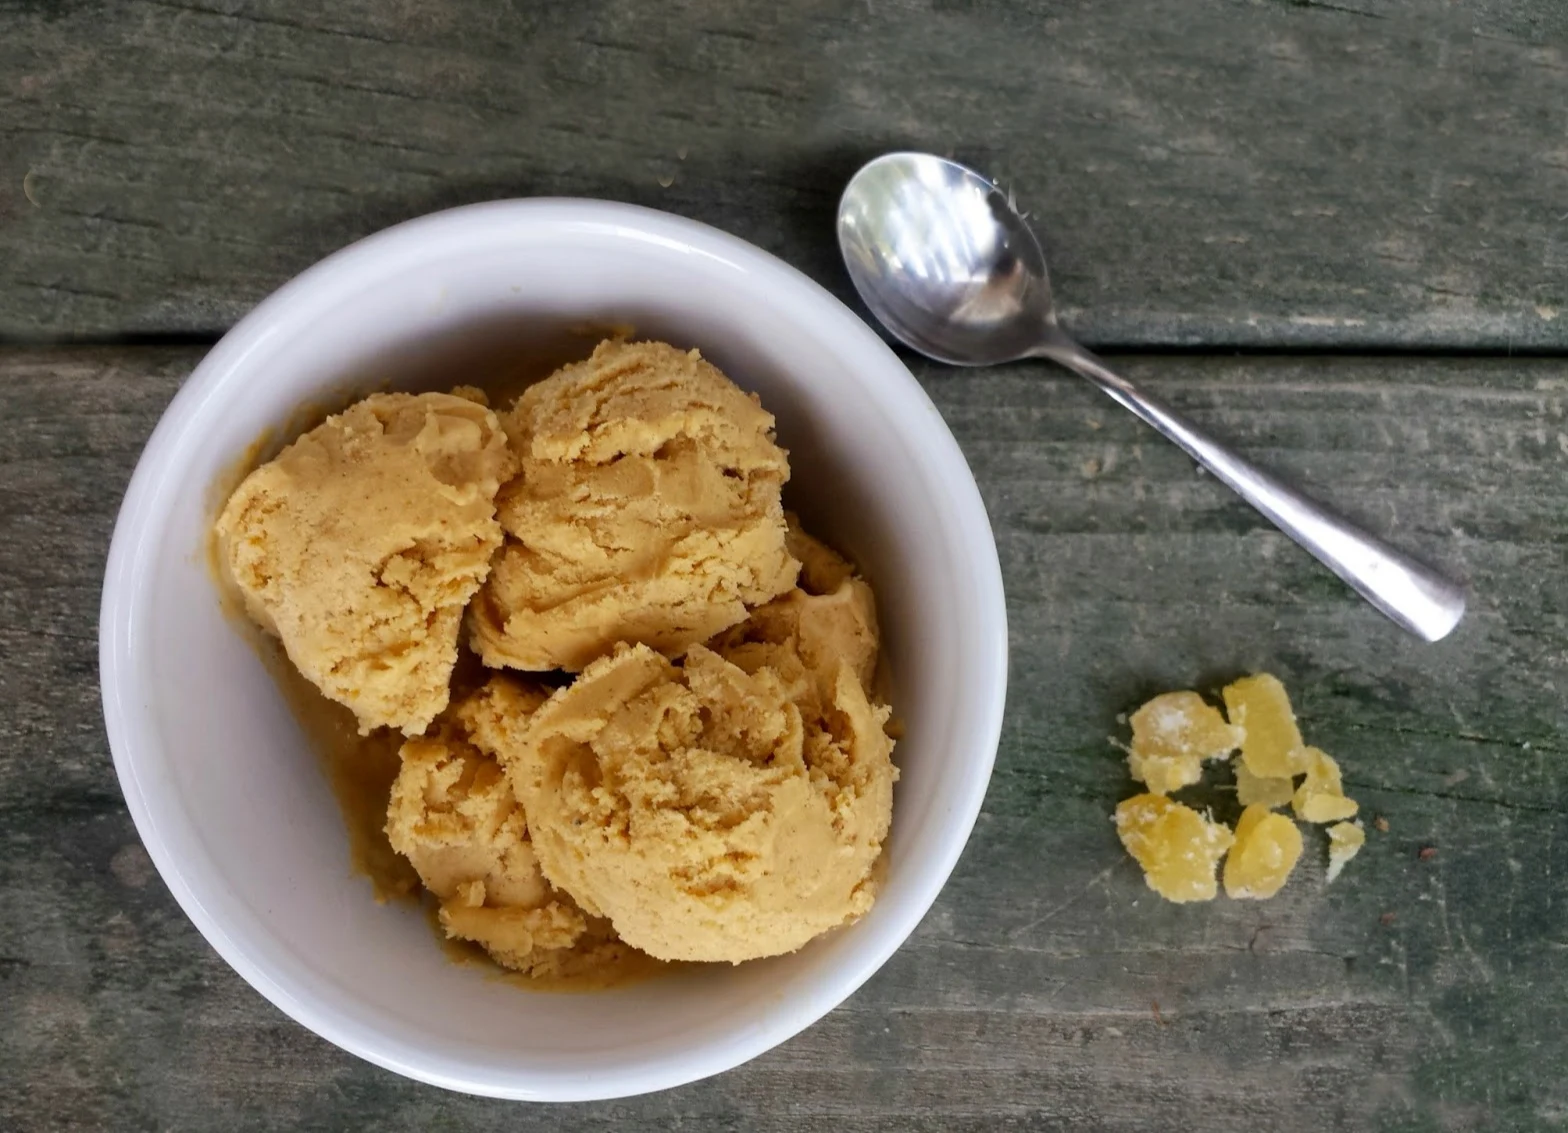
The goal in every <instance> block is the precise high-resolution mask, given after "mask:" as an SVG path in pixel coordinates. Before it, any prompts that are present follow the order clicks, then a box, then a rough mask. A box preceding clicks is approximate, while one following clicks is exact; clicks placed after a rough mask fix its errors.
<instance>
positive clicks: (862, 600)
mask: <svg viewBox="0 0 1568 1133" xmlns="http://www.w3.org/2000/svg"><path fill="white" fill-rule="evenodd" d="M789 520H790V527H789V540H788V546H789V550H790V553H791V554H793V555H794V556H795V557H796V558H797V559H799V560H800V562H801V564H802V567H801V572H800V585H799V586H797V587H795V588H794V589H793V590H790V591H789V592H788V593H786V594H785V595H784V596H783V597H780V598H775V599H774V600H773V601H771V602H768V603H766V604H765V605H762V606H758V607H757V608H756V609H755V610H753V611H752V612H751V615H750V617H748V618H747V619H746V620H745V621H744V622H741V623H740V625H737V626H733V627H731V628H730V629H727V630H725V631H724V632H723V633H721V634H719V635H718V636H716V637H714V638H713V639H712V640H711V641H709V642H708V646H709V648H711V649H713V650H714V651H715V652H717V653H719V654H720V655H721V656H723V657H724V658H725V659H726V660H728V661H730V662H733V663H734V664H736V665H738V666H739V667H740V668H742V669H744V670H745V671H746V672H748V673H755V672H756V671H757V670H758V669H760V668H762V667H763V666H767V667H768V668H770V669H772V670H773V671H774V672H775V673H777V674H778V675H779V676H780V677H781V678H783V680H784V681H785V684H786V685H787V686H788V687H789V688H790V690H791V699H793V700H794V701H795V702H796V704H797V705H798V706H800V708H801V711H802V712H803V713H805V714H806V716H807V717H808V720H809V719H820V718H821V717H822V716H823V715H824V714H825V713H826V711H827V710H828V707H829V706H830V705H831V703H832V698H833V690H834V689H835V687H836V682H837V676H838V665H839V662H841V661H842V662H844V663H846V664H848V665H849V667H850V669H851V670H852V671H853V672H854V674H855V677H856V679H857V680H858V681H859V682H860V686H861V688H862V689H870V688H871V687H872V680H873V678H874V676H875V675H876V668H877V654H878V648H879V644H878V635H877V610H876V598H875V596H874V595H873V594H872V591H871V587H870V586H869V585H868V584H867V583H866V582H865V580H864V579H862V578H859V577H858V576H856V574H855V568H854V567H853V566H851V565H850V564H849V562H848V561H847V560H845V559H844V558H843V557H842V556H841V555H839V554H838V552H836V551H834V550H833V549H832V548H831V547H829V546H828V545H827V544H825V543H822V542H819V541H818V540H816V539H814V538H812V537H811V536H810V535H807V534H806V533H805V532H804V531H802V530H801V529H800V526H799V524H798V522H796V520H795V518H794V516H790V517H789Z"/></svg>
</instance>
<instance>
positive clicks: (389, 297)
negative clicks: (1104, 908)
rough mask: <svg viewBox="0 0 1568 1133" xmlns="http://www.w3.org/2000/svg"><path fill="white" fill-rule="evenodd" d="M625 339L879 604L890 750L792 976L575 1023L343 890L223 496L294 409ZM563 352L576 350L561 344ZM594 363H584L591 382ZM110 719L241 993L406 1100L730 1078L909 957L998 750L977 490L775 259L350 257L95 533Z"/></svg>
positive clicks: (997, 692) (279, 322)
mask: <svg viewBox="0 0 1568 1133" xmlns="http://www.w3.org/2000/svg"><path fill="white" fill-rule="evenodd" d="M585 323H587V324H599V325H603V324H631V325H632V326H634V327H635V328H636V331H637V333H638V335H639V336H642V335H647V336H653V337H663V338H667V339H669V340H670V341H673V342H676V343H679V344H683V345H685V344H690V345H695V346H698V347H700V348H701V349H702V351H703V354H704V355H705V356H706V357H708V358H709V359H711V360H712V361H713V362H714V363H716V364H717V365H718V366H719V367H721V368H722V369H723V370H724V371H725V372H726V373H728V374H729V375H730V376H731V377H733V378H734V379H735V380H736V381H737V382H738V383H739V384H740V385H742V386H744V387H747V388H749V389H753V390H755V391H757V392H758V393H759V394H761V396H762V400H763V403H764V404H765V405H766V406H767V407H768V408H769V409H770V410H772V411H773V413H774V414H775V415H776V416H777V417H778V422H779V435H780V439H781V440H782V442H783V443H784V444H785V446H786V447H787V448H788V449H789V450H790V454H791V465H792V468H793V472H794V475H793V479H792V481H791V483H790V485H789V488H788V489H787V493H786V500H787V501H788V502H789V503H790V504H792V505H793V506H795V507H796V508H797V509H799V510H800V511H801V512H802V513H803V515H804V516H805V519H806V521H807V524H808V526H809V527H810V528H811V529H812V530H814V531H817V532H819V533H820V534H821V535H822V536H823V537H825V538H826V539H828V540H829V541H830V542H832V543H835V544H837V545H839V546H842V547H843V548H844V549H845V550H846V551H848V552H849V553H850V554H851V555H852V556H853V557H854V558H855V560H856V561H857V562H859V563H860V564H861V566H862V567H863V569H864V570H865V571H866V573H867V574H868V575H869V577H870V579H871V580H872V582H873V583H874V584H875V586H876V591H877V597H878V601H879V605H880V609H881V617H882V623H883V626H884V631H885V650H886V655H887V658H888V660H889V662H890V665H891V671H892V674H893V682H894V683H893V700H894V704H895V709H896V711H897V714H898V715H899V716H900V717H901V718H902V719H903V720H904V722H905V725H906V734H905V737H904V739H903V740H902V741H901V742H900V743H899V745H898V749H897V752H896V753H895V759H896V761H897V763H898V765H899V767H900V768H901V769H902V775H903V777H902V779H901V781H900V782H899V785H898V790H897V796H896V803H895V810H894V822H893V833H892V837H891V839H890V842H889V850H888V868H887V878H886V884H885V886H884V888H883V890H882V893H881V896H880V898H879V899H878V901H877V903H876V906H875V907H874V908H873V910H872V911H871V913H870V914H869V915H868V916H866V917H865V918H864V919H863V920H861V921H860V922H859V923H858V924H856V925H854V926H852V927H850V928H847V929H844V930H840V931H838V932H836V933H832V934H829V935H828V936H827V937H824V938H821V939H819V940H817V941H814V942H813V943H812V944H810V945H808V946H807V947H806V948H804V949H802V950H801V951H799V952H797V953H795V954H793V955H790V956H784V957H779V958H776V959H770V960H761V961H753V962H751V963H748V964H742V965H739V966H734V967H730V966H713V967H705V968H702V969H699V970H696V971H692V972H689V973H685V974H681V975H677V976H671V977H667V978H661V979H655V980H650V981H646V982H643V983H640V984H635V985H632V986H629V987H626V988H623V989H618V990H612V991H606V992H602V993H593V994H549V993H540V992H530V991H527V990H521V989H514V988H512V987H511V986H508V985H504V984H498V983H496V982H495V981H494V980H493V979H492V978H489V977H487V976H486V975H485V973H484V972H482V971H480V970H476V969H474V968H469V967H462V966H455V965H453V964H452V963H451V962H449V961H448V960H447V958H446V957H445V956H444V955H443V953H442V950H441V949H440V948H439V947H438V946H437V944H436V942H435V940H434V939H433V938H432V933H431V928H430V926H429V925H428V924H427V923H426V921H425V920H424V918H423V917H422V916H421V915H420V914H419V912H418V911H416V910H414V909H413V908H411V907H409V906H407V905H398V904H392V905H377V904H376V903H375V902H374V901H373V900H372V898H371V894H370V888H369V884H368V883H367V882H366V881H365V880H364V879H363V878H360V877H356V876H353V875H352V874H351V873H350V871H349V868H348V848H347V841H346V836H345V834H344V828H343V822H342V819H341V818H340V816H339V812H338V808H337V803H336V801H335V800H334V797H333V794H332V792H331V790H330V789H329V788H328V786H327V783H326V780H325V778H324V776H323V773H322V771H321V770H320V766H319V763H318V761H317V758H316V757H315V755H314V754H313V753H312V751H311V749H310V748H309V747H308V745H307V743H306V741H305V739H304V737H303V736H302V734H301V732H300V730H299V727H298V726H297V725H296V723H295V721H294V719H293V717H292V716H291V715H290V712H289V709H288V708H287V707H286V705H285V703H284V701H283V699H282V698H281V697H280V695H279V693H278V692H277V690H276V689H275V687H274V685H273V683H272V680H271V678H270V677H269V676H268V674H267V672H266V670H265V669H264V668H263V666H262V664H261V663H260V661H259V660H258V659H257V657H256V655H255V653H254V652H253V651H252V648H251V646H250V645H249V644H247V643H246V641H245V640H244V638H243V636H242V634H241V633H239V632H237V631H236V628H235V626H234V625H233V624H231V623H230V622H229V621H228V620H226V618H225V615H224V613H223V612H222V611H221V610H220V607H219V600H218V595H217V593H216V591H215V588H214V586H213V583H212V581H211V578H210V577H209V574H208V570H207V567H206V565H205V557H204V554H203V546H204V539H205V537H206V532H207V529H208V525H209V524H210V522H211V519H212V516H213V514H214V507H215V504H216V503H217V502H218V501H215V500H214V499H213V498H212V496H213V489H214V485H215V484H217V483H220V482H221V480H222V478H223V476H224V474H225V472H227V471H229V470H231V469H232V468H233V466H234V464H235V462H236V461H237V460H238V459H239V458H240V456H241V454H242V453H244V451H245V450H246V448H247V446H250V445H251V444H252V443H253V442H255V441H256V439H257V437H258V435H259V434H261V433H262V432H263V431H264V430H267V429H269V428H273V429H276V428H280V427H282V426H283V425H284V423H285V422H286V421H287V420H288V419H289V418H290V416H291V414H292V413H294V412H295V411H296V410H297V409H298V408H299V407H300V406H301V405H302V404H305V403H312V402H314V403H317V404H322V403H332V402H334V401H336V402H338V403H341V401H342V400H343V398H344V397H345V396H346V394H347V393H348V392H350V391H366V392H368V391H369V390H372V389H375V388H378V387H381V386H384V385H386V384H387V383H389V382H390V383H391V384H392V385H393V386H396V387H410V386H412V387H417V388H444V387H449V386H451V385H454V384H457V383H459V382H462V381H464V380H465V378H467V377H469V376H471V375H472V373H473V371H474V367H475V366H479V365H483V364H485V360H486V359H488V360H491V361H493V360H494V359H496V358H498V357H502V356H506V355H508V354H511V355H517V354H520V353H529V352H532V354H533V355H534V356H538V357H545V356H547V355H548V354H549V353H550V352H551V351H552V350H554V351H557V352H558V351H559V350H560V349H561V345H562V343H563V341H566V340H567V339H568V338H570V336H571V333H572V328H574V327H576V328H581V326H582V325H583V324H585ZM576 333H578V335H579V336H580V335H581V330H580V329H578V331H577V332H576ZM590 344H591V340H589V339H587V338H581V337H579V339H578V342H577V347H576V348H577V350H578V351H579V353H585V352H586V350H587V348H588V346H589V345H590ZM99 663H100V672H101V679H102V686H103V702H104V716H105V719H106V721H107V724H108V733H109V742H110V746H111V748H112V749H113V752H114V763H115V769H116V771H117V772H118V773H119V777H120V785H121V787H122V789H123V790H124V792H125V799H126V802H127V804H128V805H129V807H130V811H131V816H132V818H134V819H135V821H136V827H137V830H138V831H140V833H141V836H142V840H143V841H144V842H145V843H146V846H147V850H148V853H150V854H151V855H152V860H153V861H154V862H155V863H156V864H157V867H158V870H159V872H160V873H161V874H162V875H163V879H164V881H165V882H166V883H167V884H168V886H169V888H170V889H171V890H172V891H173V893H174V896H175V898H176V899H177V900H178V901H179V903H180V905H181V906H182V907H183V908H184V909H185V912H186V913H187V915H189V916H190V918H191V920H192V921H194V922H195V923H196V927H197V928H199V929H200V930H201V932H202V934H203V935H204V936H206V938H207V939H208V941H210V942H211V944H212V946H213V947H214V948H216V949H217V950H218V952H219V954H220V955H222V956H223V958H224V959H225V960H227V961H228V962H229V964H231V965H232V966H233V967H234V969H235V970H236V971H237V972H239V973H240V975H242V976H243V977H245V979H247V980H248V981H250V983H251V984H252V985H253V986H254V987H255V988H256V989H257V990H258V991H260V992H261V993H262V994H263V995H265V996H266V997H267V998H268V999H270V1000H271V1001H272V1002H273V1003H275V1004H276V1005H277V1006H278V1007H280V1008H281V1009H282V1010H284V1011H285V1012H287V1013H288V1014H289V1015H290V1016H292V1017H293V1018H294V1019H296V1020H298V1021H299V1022H300V1023H303V1024H304V1025H305V1026H307V1027H309V1028H310V1029H311V1030H313V1031H315V1032H316V1033H317V1034H319V1035H321V1036H323V1037H324V1038H326V1039H328V1040H330V1041H332V1042H334V1043H337V1044H338V1045H339V1046H342V1047H344V1048H345V1049H347V1050H350V1051H352V1052H354V1053H355V1054H358V1055H360V1056H361V1057H364V1058H367V1059H369V1060H370V1061H372V1062H374V1063H377V1064H379V1065H381V1066H384V1067H387V1068H388V1069H390V1070H394V1071H397V1072H398V1073H400V1074H407V1075H409V1076H411V1077H414V1078H419V1079H422V1080H424V1081H427V1082H433V1083H435V1084H437V1085H440V1086H446V1087H449V1088H451V1089H455V1090H464V1091H468V1092H470V1093H476V1094H486V1095H492V1096H497V1097H508V1098H526V1099H538V1100H585V1099H591V1098H608V1097H617V1096H623V1095H627V1094H636V1093H643V1092H646V1091H650V1090H657V1089H661V1088H664V1087H668V1086H674V1085H678V1084H680V1083H683V1082H688V1081H691V1080H693V1079H696V1078H701V1077H704V1076H706V1075H709V1074H715V1073H718V1072H719V1071H722V1070H725V1069H728V1068H729V1067H732V1066H735V1065H738V1064H739V1063H741V1062H744V1061H746V1060H747V1059H749V1058H752V1057H754V1056H755V1055H757V1054H759V1053H761V1052H762V1051H765V1050H767V1049H768V1048H770V1047H772V1046H774V1045H776V1044H778V1043H780V1042H782V1041H783V1040H785V1039H787V1038H789V1037H790V1036H791V1035H793V1034H795V1033H796V1032H798V1031H800V1030H802V1029H803V1028H805V1027H806V1026H808V1025H809V1024H811V1023H812V1022H813V1021H815V1020H816V1019H818V1018H819V1017H821V1016H822V1015H823V1014H825V1013H826V1012H827V1011H829V1010H830V1009H832V1008H833V1007H834V1006H835V1005H836V1004H838V1003H839V1002H841V1001H842V1000H843V999H844V998H845V997H847V996H848V995H849V994H850V993H851V992H853V991H854V990H855V988H856V987H858V986H859V985H860V984H861V983H862V982H863V981H865V980H866V979H867V978H868V977H869V976H870V975H871V974H872V973H873V972H875V971H876V970H877V968H878V967H880V966H881V965H882V963H883V962H884V961H886V960H887V958H888V957H889V956H891V955H892V954H893V952H894V950H896V949H897V948H898V946H899V945H900V944H901V943H902V942H903V941H904V939H905V938H906V937H907V936H908V935H909V934H910V933H911V932H912V931H913V930H914V928H915V926H916V924H917V923H918V922H919V921H920V918H921V917H922V916H923V915H924V914H925V912H926V910H927V909H928V908H929V907H930V906H931V903H932V901H933V900H935V898H936V895H937V893H938V891H939V890H940V889H941V887H942V885H943V883H944V882H945V881H946V879H947V876H948V874H949V873H950V872H951V871H952V868H953V865H954V863H955V862H956V861H957V860H958V855H959V853H960V851H961V850H962V849H963V847H964V842H965V841H966V839H967V838H968V836H969V833H970V830H971V828H972V827H973V825H974V821H975V816H976V814H977V813H978V811H979V808H980V803H981V799H982V797H983V796H984V794H985V789H986V784H987V781H988V780H989V778H990V775H991V765H992V761H993V759H994V758H995V752H996V744H997V739H998V734H999V731H1000V728H1001V722H1002V704H1003V696H1004V691H1005V685H1006V669H1007V628H1006V612H1005V609H1004V606H1003V600H1002V582H1001V572H1000V570H999V568H998V564H997V556H996V547H995V543H994V542H993V539H992V536H991V530H990V526H989V524H988V522H987V519H986V514H985V510H984V507H983V505H982V503H981V500H980V496H979V493H978V492H977V491H976V489H975V484H974V479H973V477H972V476H971V475H970V472H969V469H968V466H967V465H966V464H965V462H964V458H963V456H962V454H961V453H960V452H959V449H958V446H957V444H955V443H954V441H953V438H952V435H951V434H950V433H949V432H948V430H947V428H946V426H945V425H944V424H943V422H942V418H941V417H940V416H939V415H938V414H937V411H936V409H935V408H934V407H933V406H932V404H931V402H930V400H929V399H928V398H927V397H926V395H925V393H924V391H922V390H921V388H920V386H919V385H918V384H916V382H915V380H914V379H913V378H912V377H911V376H910V374H909V371H908V370H907V369H905V367H904V366H903V364H902V363H900V362H899V360H898V358H897V357H896V356H895V355H894V354H893V353H892V351H890V350H889V349H888V348H887V347H886V346H885V345H883V343H882V342H881V340H880V339H878V338H877V336H876V335H875V334H873V333H872V331H871V330H870V329H869V328H867V327H866V325H865V324H864V323H862V322H861V321H860V320H859V319H857V318H856V317H855V316H854V315H853V314H852V313H851V312H850V311H849V310H847V309H846V308H845V307H844V306H843V305H841V304H840V303H839V302H838V301H837V300H836V299H834V298H833V297H832V296H830V295H829V294H828V293H827V292H825V291H823V290H822V289H821V288H820V287H818V286H817V285H816V284H814V283H812V282H811V281H810V280H808V279H806V278H805V277H804V276H803V275H801V274H799V273H798V272H796V271H794V270H793V269H791V268H790V267H788V266H786V265H785V264H783V263H781V262H780V261H778V260H777V259H775V258H773V257H772V256H769V255H767V254H766V253H764V252H762V251H760V250H758V249H756V248H754V247H752V246H750V245H748V244H746V243H744V242H743V241H740V240H737V239H735V238H734V237H731V236H727V235H725V234H723V233H721V232H718V231H715V230H714V229H711V228H707V227H705V226H703V225H700V224H696V223H693V222H690V221H686V220H682V219H679V218H677V217H673V216H668V215H665V214H663V213H658V212H653V211H650V210H646V209H640V208H634V207H630V206H626V205H616V204H609V203H604V202H594V201H567V200H532V201H501V202H496V203H493V204H485V205H475V206H472V207H468V208H461V209H456V210H453V211H450V212H445V213H440V214H437V215H434V216H429V217H425V218H423V219H420V220H415V221H411V222H409V223H407V224H403V225H400V226H398V227H396V228H392V229H389V230H388V231H385V232H382V233H380V234H378V235H376V236H372V237H370V238H369V239H367V240H364V241H362V242H360V243H358V244H355V245H353V246H352V247H350V248H347V249H345V250H344V251H342V252H339V253H337V254H336V255H334V256H331V257H329V258H328V259H326V260H324V261H323V262H321V263H320V264H318V265H316V266H315V267H313V268H311V269H310V270H309V271H307V272H305V273H304V274H303V275H301V276H299V277H298V278H297V279H295V280H293V281H292V282H290V283H288V284H287V285H286V286H284V287H283V288H281V289H280V290H279V291H278V292H277V293H276V294H274V295H272V296H271V297H270V298H268V299H267V300H266V301H265V302H263V303H262V304H261V305H260V306H258V307H257V308H256V309H255V310H254V311H252V312H251V313H250V314H249V315H248V316H247V317H246V318H244V319H243V320H242V321H241V322H240V323H239V324H238V325H237V326H236V327H235V328H234V329H233V330H232V331H230V332H229V334H228V335H226V336H225V337H224V339H223V341H222V342H220V343H219V344H218V345H217V346H216V347H215V348H214V349H213V351H212V352H211V353H210V354H208V355H207V357H206V358H205V359H204V360H203V361H202V363H201V365H200V366H198V367H197V368H196V372H195V373H194V374H193V375H192V376H191V378H190V380H189V381H188V382H187V383H186V384H185V387H184V388H183V389H182V390H181V391H180V393H179V396H178V397H176V398H175V399H174V402H173V403H172V404H171V405H170V406H169V409H168V411H167V412H166V413H165V414H164V417H163V420H162V421H161V422H160V423H159V425H158V428H157V431H156V432H155V433H154V434H153V436H152V439H151V440H150V441H149V442H148V444H147V449H146V451H145V452H144V453H143V454H142V458H141V462H140V463H139V464H138V465H137V468H136V474H135V476H134V477H133V478H132V480H131V485H130V488H129V490H128V491H127V493H126V497H125V501H124V504H123V505H122V507H121V510H120V516H119V521H118V523H117V525H116V527H115V532H114V544H113V547H112V549H111V551H110V555H109V565H108V571H107V576H106V577H105V580H104V591H103V609H102V614H101V624H100V662H99Z"/></svg>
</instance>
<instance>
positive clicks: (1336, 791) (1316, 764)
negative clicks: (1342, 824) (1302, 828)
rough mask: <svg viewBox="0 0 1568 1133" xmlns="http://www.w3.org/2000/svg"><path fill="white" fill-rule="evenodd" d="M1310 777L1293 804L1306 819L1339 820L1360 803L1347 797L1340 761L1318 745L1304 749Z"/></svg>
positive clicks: (1293, 800)
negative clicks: (1322, 750)
mask: <svg viewBox="0 0 1568 1133" xmlns="http://www.w3.org/2000/svg"><path fill="white" fill-rule="evenodd" d="M1302 751H1303V752H1304V753H1305V756H1306V772H1307V777H1306V779H1304V780H1303V781H1302V784H1301V786H1300V787H1298V788H1297V789H1296V794H1295V797H1294V798H1292V799H1291V806H1292V807H1293V808H1294V809H1295V811H1296V817H1297V818H1299V819H1301V820H1302V821H1303V822H1338V821H1340V820H1341V819H1346V818H1352V817H1354V816H1355V813H1356V811H1358V810H1360V809H1361V808H1360V806H1359V805H1358V804H1357V803H1356V801H1355V800H1354V799H1347V798H1346V797H1345V788H1344V783H1343V781H1342V780H1341V778H1340V774H1339V764H1338V763H1335V762H1334V758H1333V757H1332V756H1330V755H1327V754H1325V753H1324V752H1321V751H1319V750H1318V749H1317V748H1315V747H1309V748H1303V749H1302Z"/></svg>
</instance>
